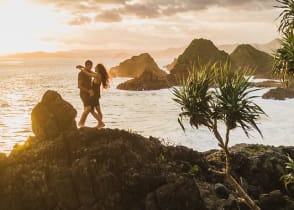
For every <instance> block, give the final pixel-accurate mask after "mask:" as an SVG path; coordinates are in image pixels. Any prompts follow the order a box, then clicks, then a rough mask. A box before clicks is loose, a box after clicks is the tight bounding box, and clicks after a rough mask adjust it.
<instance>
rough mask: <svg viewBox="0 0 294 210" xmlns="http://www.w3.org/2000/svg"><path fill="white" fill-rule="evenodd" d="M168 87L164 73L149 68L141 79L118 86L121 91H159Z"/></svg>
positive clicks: (137, 78)
mask: <svg viewBox="0 0 294 210" xmlns="http://www.w3.org/2000/svg"><path fill="white" fill-rule="evenodd" d="M168 87H169V82H168V80H167V74H166V73H165V72H164V71H152V70H150V69H148V68H146V69H145V71H144V72H143V73H142V74H141V75H140V76H139V77H136V78H134V79H131V80H128V81H126V82H124V83H121V84H119V85H118V86H117V88H118V89H121V90H159V89H163V88H168Z"/></svg>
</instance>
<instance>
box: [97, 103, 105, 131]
mask: <svg viewBox="0 0 294 210" xmlns="http://www.w3.org/2000/svg"><path fill="white" fill-rule="evenodd" d="M95 108H96V111H97V114H98V116H99V119H100V120H99V121H98V122H99V123H98V126H97V128H103V127H104V126H105V124H104V123H103V121H102V117H103V115H102V112H101V108H100V105H97V106H96V107H95Z"/></svg>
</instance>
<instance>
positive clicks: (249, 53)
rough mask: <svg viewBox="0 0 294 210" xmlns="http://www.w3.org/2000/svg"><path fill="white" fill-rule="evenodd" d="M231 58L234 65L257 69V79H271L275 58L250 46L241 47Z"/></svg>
mask: <svg viewBox="0 0 294 210" xmlns="http://www.w3.org/2000/svg"><path fill="white" fill-rule="evenodd" d="M230 56H231V60H232V62H233V63H234V65H236V66H238V67H241V68H244V67H249V68H252V69H255V72H254V75H255V76H256V77H260V78H269V77H270V76H271V74H272V65H273V61H274V60H273V57H272V56H270V55H269V54H267V53H266V52H262V51H260V50H257V49H256V48H254V47H252V46H251V45H249V44H243V45H239V46H238V47H237V48H236V49H235V50H234V51H233V52H232V54H231V55H230Z"/></svg>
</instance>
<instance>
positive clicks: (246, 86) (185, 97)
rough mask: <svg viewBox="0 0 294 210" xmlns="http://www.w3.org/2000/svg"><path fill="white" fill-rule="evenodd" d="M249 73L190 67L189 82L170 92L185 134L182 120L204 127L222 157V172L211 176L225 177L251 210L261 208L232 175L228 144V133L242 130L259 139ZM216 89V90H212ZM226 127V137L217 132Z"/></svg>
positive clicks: (257, 111)
mask: <svg viewBox="0 0 294 210" xmlns="http://www.w3.org/2000/svg"><path fill="white" fill-rule="evenodd" d="M248 74H250V72H249V70H248V69H246V68H244V69H233V68H232V67H231V66H230V65H229V64H224V65H219V64H213V65H212V64H207V65H205V66H200V67H198V68H197V67H196V66H193V67H192V68H191V70H190V72H189V75H188V78H187V79H186V80H183V81H182V86H181V87H179V88H173V90H172V92H173V95H174V96H175V98H174V99H173V100H174V101H175V102H176V103H178V104H179V105H180V107H181V113H180V114H179V119H178V121H179V123H180V125H181V127H182V128H183V129H184V130H185V127H184V124H183V121H182V120H183V119H184V118H188V119H189V122H190V124H191V126H192V127H195V128H198V127H199V126H205V127H207V128H208V129H209V131H211V132H212V133H213V134H214V136H215V138H216V140H217V143H218V145H219V147H220V148H221V149H222V151H223V152H224V154H225V160H226V162H225V168H224V169H223V170H221V171H217V170H214V169H211V171H212V172H215V173H217V174H220V175H223V176H225V178H226V179H227V180H228V182H229V183H230V184H231V186H232V187H233V188H234V189H235V190H236V191H237V192H238V194H239V195H240V196H241V197H242V198H243V200H244V202H245V203H246V204H247V205H248V206H249V207H250V208H251V209H254V210H259V209H260V208H259V207H258V206H257V205H256V204H255V202H254V201H253V200H252V199H251V198H250V197H249V196H248V194H247V193H246V192H245V190H244V189H243V188H242V186H241V185H240V184H239V183H238V182H237V180H236V179H235V178H234V177H233V176H232V175H231V158H230V151H229V141H230V132H231V130H233V129H235V128H237V127H241V128H242V129H243V131H244V132H245V134H246V135H247V136H249V131H250V130H252V129H255V130H257V131H258V133H259V134H260V135H262V133H261V131H260V129H259V128H258V126H257V124H256V121H257V120H258V119H259V118H260V116H261V115H264V114H265V112H264V111H263V110H262V109H261V108H260V107H259V106H258V105H257V104H256V103H254V101H253V99H254V98H255V97H256V96H252V94H251V93H252V92H254V91H256V90H257V89H252V88H251V87H250V82H249V79H250V78H249V77H246V75H248ZM212 87H215V88H212ZM220 123H223V124H224V125H225V129H226V131H225V136H222V135H221V133H220V132H219V128H220V127H219V124H220Z"/></svg>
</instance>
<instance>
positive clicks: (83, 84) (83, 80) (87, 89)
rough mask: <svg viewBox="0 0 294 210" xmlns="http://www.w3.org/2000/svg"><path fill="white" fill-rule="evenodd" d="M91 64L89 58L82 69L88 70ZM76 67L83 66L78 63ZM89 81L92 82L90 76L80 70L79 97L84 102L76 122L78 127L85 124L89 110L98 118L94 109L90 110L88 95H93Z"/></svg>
mask: <svg viewBox="0 0 294 210" xmlns="http://www.w3.org/2000/svg"><path fill="white" fill-rule="evenodd" d="M92 66H93V62H92V61H90V60H87V61H86V62H85V67H84V70H86V71H89V72H90V71H91V69H92ZM76 68H83V67H82V66H80V65H79V66H77V67H76ZM91 83H92V81H91V77H89V76H88V75H86V74H85V73H84V72H83V71H81V72H80V73H79V75H78V88H79V89H80V97H81V99H82V102H83V104H84V111H83V113H82V116H81V119H80V121H79V123H78V126H79V127H84V126H85V122H86V119H87V116H88V114H89V113H90V112H91V113H92V115H93V117H95V118H96V119H97V120H98V115H97V113H96V112H95V111H94V110H92V108H91V104H90V97H91V96H93V95H94V92H93V90H92V85H91Z"/></svg>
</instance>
